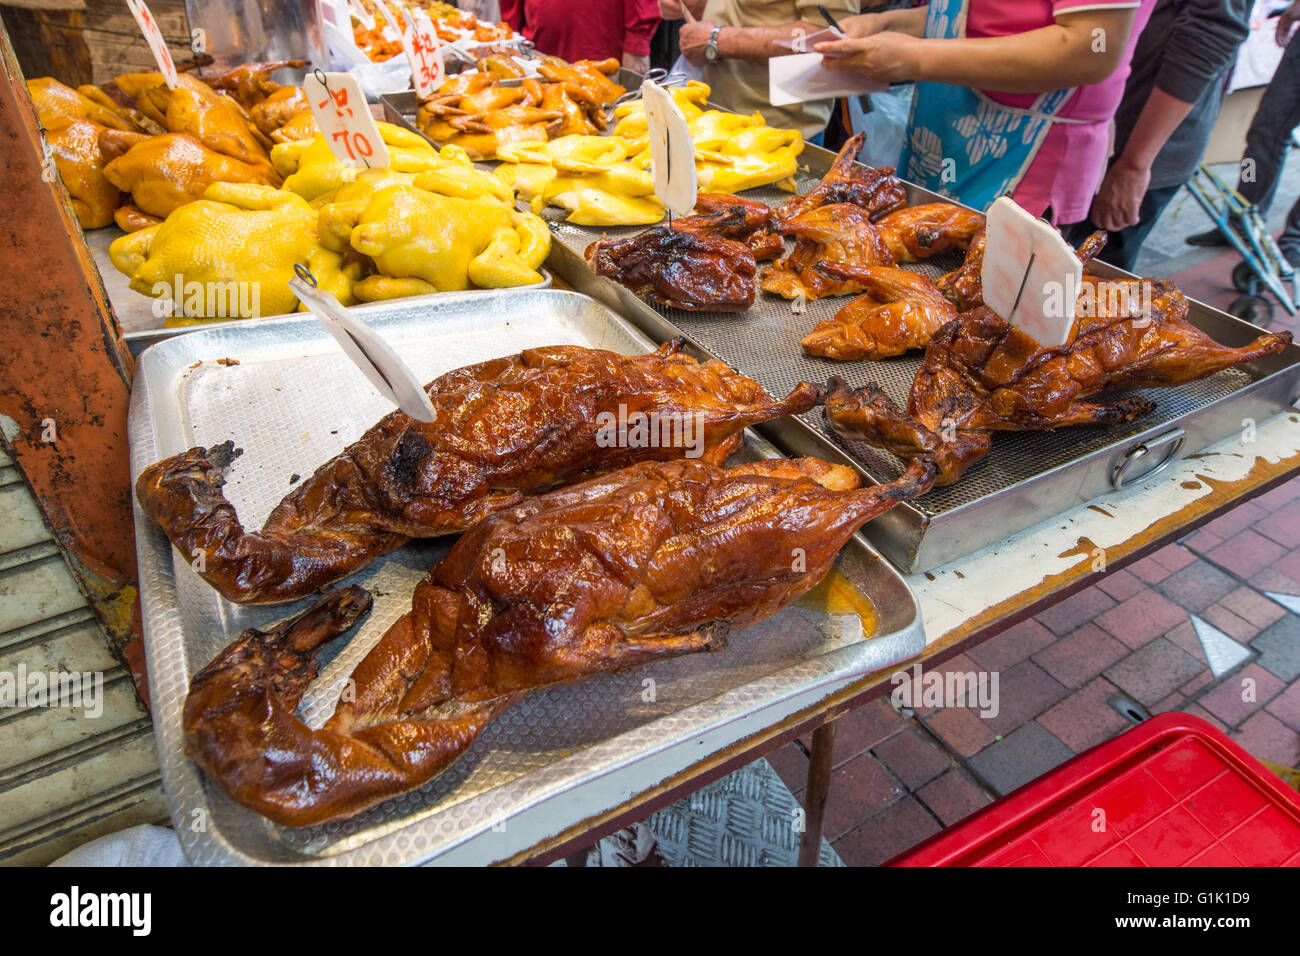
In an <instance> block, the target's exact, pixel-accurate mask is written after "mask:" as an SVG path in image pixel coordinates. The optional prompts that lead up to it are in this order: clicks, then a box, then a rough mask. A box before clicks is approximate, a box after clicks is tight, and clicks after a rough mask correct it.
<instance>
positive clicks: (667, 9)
mask: <svg viewBox="0 0 1300 956" xmlns="http://www.w3.org/2000/svg"><path fill="white" fill-rule="evenodd" d="M707 2H708V0H685V2H683V0H659V16H660V17H662V18H663V19H665V20H683V19H685V17H686V15H685V14H684V13H682V7H684V6H685V7H689V8H690V11H691V16H692V17H693V18H695V19H696V20H698V19H699V18H700V17H702V16H704V4H705V3H707Z"/></svg>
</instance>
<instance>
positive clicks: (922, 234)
mask: <svg viewBox="0 0 1300 956" xmlns="http://www.w3.org/2000/svg"><path fill="white" fill-rule="evenodd" d="M878 225H879V226H880V234H881V236H882V237H884V240H885V245H887V246H889V253H890V255H892V256H893V257H894V261H895V262H918V261H920V260H922V259H929V258H930V257H931V256H938V255H943V253H945V252H952V251H953V250H954V249H962V250H965V249H966V248H967V247H968V246H969V245H970V243H971V239H972V238H973V237H974V236H975V234H976V233H977V232H979V231H980V230H982V229H983V228H984V216H983V215H982V214H980V213H978V212H975V211H974V210H973V209H966V208H964V207H962V206H956V205H953V204H952V203H947V202H930V203H922V204H921V205H919V206H907V207H905V208H903V209H898V210H895V211H894V212H891V213H890V214H889V215H888V216H885V217H884V218H883V219H881V220H880V222H879V223H878Z"/></svg>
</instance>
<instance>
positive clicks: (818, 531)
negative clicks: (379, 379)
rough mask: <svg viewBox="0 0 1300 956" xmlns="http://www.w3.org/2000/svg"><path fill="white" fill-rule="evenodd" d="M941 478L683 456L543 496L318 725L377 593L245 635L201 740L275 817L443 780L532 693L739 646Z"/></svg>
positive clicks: (467, 561) (216, 769) (211, 668)
mask: <svg viewBox="0 0 1300 956" xmlns="http://www.w3.org/2000/svg"><path fill="white" fill-rule="evenodd" d="M929 480H930V477H929V472H928V470H927V469H926V468H924V467H918V468H916V469H914V470H913V471H912V472H909V473H908V474H906V475H904V476H903V478H901V479H900V480H899V481H897V482H895V483H893V484H889V485H876V486H873V487H870V488H859V487H858V478H857V475H856V474H855V473H854V472H853V471H852V470H850V469H849V468H846V467H844V466H841V465H830V464H827V463H826V462H823V461H818V460H816V459H808V458H804V459H798V460H794V461H788V460H784V459H778V460H772V461H761V462H757V463H755V464H747V465H739V466H737V467H735V468H731V469H729V470H728V469H722V468H719V467H717V466H716V465H712V464H708V463H705V462H703V461H698V460H695V461H693V460H679V461H671V462H642V463H640V464H635V465H631V466H630V467H628V468H625V469H622V470H620V471H615V472H613V473H611V474H608V475H605V476H604V477H600V478H593V479H591V480H589V481H585V482H583V483H581V484H578V485H573V486H570V487H568V488H562V489H560V490H558V491H553V492H550V493H549V494H546V495H542V496H539V497H535V498H529V499H526V500H525V501H523V502H521V503H519V504H517V505H516V506H514V507H511V508H508V509H505V510H503V511H500V512H498V513H496V514H495V515H493V516H491V517H489V518H487V519H486V520H484V521H483V522H481V523H480V524H478V525H476V526H475V527H474V528H472V529H470V530H469V531H468V532H467V533H466V534H464V535H463V536H461V538H460V539H459V540H458V541H457V542H456V543H455V544H454V545H453V546H452V549H451V551H450V552H449V553H448V555H447V556H446V557H445V558H444V559H443V560H442V561H441V562H439V563H438V565H437V566H436V567H434V569H433V570H432V571H430V572H429V574H428V576H426V577H425V578H424V580H423V581H421V582H420V584H419V585H418V586H417V587H416V589H415V595H414V597H413V599H412V602H411V610H410V611H409V612H408V613H407V614H406V615H405V616H404V617H402V618H400V619H399V620H398V621H397V622H396V623H395V624H393V626H392V627H390V628H389V629H388V631H387V633H386V634H384V636H383V637H382V638H380V640H379V643H378V644H376V645H375V647H374V648H373V649H372V650H371V651H370V653H369V654H367V655H366V657H365V658H364V659H363V660H362V661H361V663H360V664H359V665H358V666H357V668H356V670H355V671H353V673H352V680H353V681H355V684H354V688H355V693H353V694H350V695H348V698H349V699H346V700H342V701H340V703H339V705H338V707H337V709H336V710H335V712H334V714H333V716H332V717H330V718H329V720H328V721H327V722H326V723H325V725H324V726H323V727H321V728H320V729H319V730H312V729H310V728H308V727H307V725H306V724H304V723H303V722H302V721H301V720H300V719H299V718H298V717H297V716H295V713H294V712H295V710H296V709H297V706H298V703H299V701H300V700H301V698H302V695H303V692H304V691H305V689H306V688H307V685H308V684H309V683H310V682H311V680H312V679H313V678H314V677H315V675H316V670H317V662H316V659H315V655H316V651H317V650H318V649H319V648H320V647H321V646H322V645H323V644H324V643H325V642H327V641H329V640H330V639H331V638H333V637H335V636H336V635H338V634H341V633H343V632H344V631H346V630H347V629H348V628H350V627H351V626H352V624H353V623H354V622H355V621H356V620H357V619H358V618H359V617H360V616H362V615H363V614H365V613H366V611H367V609H368V608H369V606H370V596H369V595H368V594H367V593H366V592H365V591H363V590H361V589H360V588H344V589H341V590H338V591H334V592H331V593H329V594H327V595H325V596H324V597H323V598H322V599H321V600H320V601H319V602H318V603H317V604H316V605H315V606H314V607H312V608H311V609H310V610H308V611H307V612H305V613H304V614H302V615H300V616H299V617H297V618H295V619H293V620H291V621H286V622H284V623H283V624H281V625H279V626H278V627H275V628H272V629H271V630H268V631H257V630H250V631H245V632H244V633H243V634H242V635H240V637H239V638H238V639H237V640H236V641H235V642H234V643H232V644H231V645H230V646H229V647H227V648H226V649H225V650H224V651H222V652H221V653H220V654H219V655H218V656H217V658H216V659H215V660H214V661H213V662H212V663H210V664H209V665H208V666H207V667H205V668H204V669H203V670H201V671H200V672H199V673H198V674H196V675H195V677H194V679H193V681H192V682H191V684H190V693H189V696H188V698H187V699H186V701H185V717H184V720H185V734H186V752H187V753H188V754H189V755H190V756H191V757H192V758H193V759H194V760H195V762H196V763H198V765H199V766H200V767H201V768H202V769H203V770H204V772H205V773H206V774H208V776H209V777H211V778H212V779H213V780H214V781H216V782H217V783H219V784H220V785H221V786H222V787H224V788H225V790H226V791H227V792H228V793H230V795H231V796H232V797H234V798H235V800H237V801H239V802H240V803H242V804H243V805H244V806H246V807H250V808H251V809H253V810H255V811H257V812H258V813H260V814H262V815H263V816H265V817H267V818H269V819H270V820H272V821H274V822H276V823H280V824H284V825H288V826H304V825H309V824H319V823H326V822H329V821H331V820H338V819H341V818H344V817H348V816H351V815H353V814H355V813H358V812H360V811H362V810H365V809H367V808H368V807H372V806H374V805H375V804H377V803H380V802H381V801H383V800H386V799H388V798H389V797H393V796H396V795H398V794H401V793H405V792H406V791H409V790H412V789H414V788H416V787H419V786H421V785H422V784H424V783H427V782H428V781H430V780H432V779H433V778H434V777H436V776H437V775H438V774H440V773H442V772H443V771H444V770H445V769H447V767H449V766H450V765H451V764H452V763H453V762H455V761H456V760H457V758H459V757H460V756H461V755H462V754H463V753H464V752H465V751H466V750H467V749H468V748H469V746H470V744H472V743H473V742H474V740H475V739H476V738H477V737H478V735H479V734H480V733H482V731H483V728H484V727H486V726H487V725H488V724H489V723H490V722H491V721H492V720H493V719H494V718H495V717H497V716H498V715H499V714H500V713H501V712H502V711H504V710H505V709H506V708H507V707H509V706H510V704H511V703H513V702H514V701H516V700H518V699H519V698H520V697H521V696H523V695H524V694H526V693H528V692H530V691H533V690H537V689H539V688H542V687H546V686H549V685H552V684H558V683H563V682H571V681H576V680H581V679H583V678H585V677H590V676H593V675H596V674H600V673H604V672H607V671H614V670H618V669H621V668H625V667H631V666H634V665H636V664H641V663H645V662H648V661H654V660H657V659H660V658H665V657H671V656H676V655H679V654H689V653H693V652H696V651H705V650H717V649H720V648H722V647H723V646H724V645H725V642H726V636H727V632H728V631H729V630H731V629H739V628H742V627H745V626H747V625H749V624H753V623H755V622H757V621H761V620H763V619H764V618H766V617H769V616H770V615H772V614H774V613H776V612H777V611H778V610H780V609H781V608H783V607H785V606H786V605H788V604H790V603H791V602H793V601H795V600H796V599H798V598H799V597H800V596H801V595H803V594H804V593H806V592H807V591H809V590H810V589H812V588H813V587H814V586H816V585H817V583H818V582H819V581H820V580H821V579H822V578H823V577H824V576H825V575H826V573H827V571H828V570H829V569H830V567H831V564H832V562H833V561H834V560H835V555H836V554H837V552H838V551H839V550H840V548H841V547H843V546H844V544H845V542H846V541H847V540H848V538H849V536H850V535H852V534H853V532H854V531H856V530H857V529H858V528H859V527H861V526H862V525H863V524H864V523H866V522H867V521H868V520H870V519H871V518H873V517H875V516H876V515H878V514H880V513H881V512H883V511H885V510H887V509H888V508H890V507H891V506H893V505H894V504H895V503H897V502H899V501H902V500H904V499H907V498H910V497H912V496H914V495H916V494H919V493H920V492H922V491H924V490H925V489H926V487H928V483H929ZM800 552H801V553H802V554H804V555H806V560H805V561H804V562H792V561H791V558H790V556H791V555H792V554H796V553H800Z"/></svg>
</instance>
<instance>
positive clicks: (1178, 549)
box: [1151, 544, 1196, 571]
mask: <svg viewBox="0 0 1300 956" xmlns="http://www.w3.org/2000/svg"><path fill="white" fill-rule="evenodd" d="M1151 557H1153V558H1155V559H1156V563H1157V564H1160V565H1163V566H1164V567H1166V568H1168V569H1169V570H1170V571H1181V570H1182V569H1183V568H1185V567H1187V566H1188V565H1189V564H1191V563H1192V562H1193V561H1195V560H1196V555H1194V554H1192V552H1190V551H1188V550H1187V549H1186V548H1184V547H1183V546H1182V545H1181V544H1171V545H1168V546H1167V547H1164V548H1161V549H1160V550H1159V551H1157V552H1155V554H1153V555H1151Z"/></svg>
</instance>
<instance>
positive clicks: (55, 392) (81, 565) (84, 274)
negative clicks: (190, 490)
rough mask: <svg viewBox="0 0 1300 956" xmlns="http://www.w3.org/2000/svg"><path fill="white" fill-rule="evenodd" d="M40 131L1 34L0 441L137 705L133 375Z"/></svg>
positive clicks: (140, 674) (5, 37)
mask: <svg viewBox="0 0 1300 956" xmlns="http://www.w3.org/2000/svg"><path fill="white" fill-rule="evenodd" d="M39 129H40V128H39V122H38V120H37V116H36V110H35V107H34V106H33V105H32V102H31V99H30V97H28V95H27V88H26V86H25V84H24V81H23V76H22V74H21V73H20V72H19V69H18V64H17V61H16V60H15V57H14V52H13V49H12V48H11V47H10V45H9V37H8V34H7V33H5V32H4V30H3V29H0V154H3V155H4V156H5V163H6V166H5V186H4V188H3V189H0V276H3V277H4V284H5V288H4V298H3V299H2V300H0V302H3V304H2V305H0V341H3V342H4V348H3V349H0V432H2V433H3V443H4V446H5V447H6V448H7V450H8V451H9V453H10V454H11V456H12V457H13V459H14V462H15V464H16V465H17V467H18V469H19V470H20V471H21V472H22V474H23V477H24V478H25V480H26V481H27V483H28V485H29V486H30V487H31V489H32V492H33V494H34V495H35V497H36V500H37V502H38V504H39V506H40V509H41V511H42V513H43V514H44V516H45V520H46V522H47V523H48V524H49V527H50V531H51V533H52V534H53V537H54V539H55V541H56V542H57V543H58V545H59V548H60V550H61V551H62V553H63V555H64V557H65V558H66V559H67V562H68V565H69V567H70V568H71V570H72V572H73V574H74V576H75V577H76V579H77V582H78V586H79V587H80V588H81V590H82V593H83V594H84V595H85V597H86V600H87V601H88V602H89V603H90V605H91V607H92V608H93V610H94V613H95V616H96V618H97V619H98V621H99V623H100V625H101V626H102V627H103V629H104V632H105V634H106V635H107V638H108V643H109V647H110V649H111V650H112V652H113V654H114V656H115V657H117V658H118V659H119V660H120V661H122V662H123V663H125V664H127V666H128V667H130V668H131V671H132V674H133V676H135V678H136V687H137V689H138V690H139V691H140V693H141V697H142V698H143V699H145V700H146V702H147V696H146V689H145V687H144V683H143V677H144V668H143V659H142V657H141V656H140V640H139V635H140V624H139V621H140V614H139V597H138V594H137V590H136V565H135V535H134V521H133V516H132V504H131V482H130V460H129V453H128V448H127V436H126V413H127V405H128V401H129V399H130V388H131V378H132V374H133V371H134V368H133V365H132V362H131V356H130V353H129V352H128V351H127V348H126V345H125V343H124V342H123V341H122V337H121V328H120V327H119V326H118V324H117V320H116V319H115V318H114V316H113V312H112V309H111V308H110V307H109V304H108V298H107V295H106V294H105V292H104V288H103V285H102V284H101V282H100V279H99V273H98V271H97V270H96V268H95V266H94V263H93V261H92V260H91V257H90V252H89V251H88V250H87V248H86V244H85V242H84V241H83V239H82V237H81V230H80V228H79V227H78V225H77V220H76V218H75V217H74V216H73V214H72V209H71V207H70V206H69V204H68V199H67V196H66V194H65V193H64V190H63V185H62V183H61V182H60V181H59V178H58V175H57V173H55V174H53V175H48V176H43V175H42V173H43V172H44V171H45V169H46V163H45V153H44V148H43V145H42V141H41V136H40V131H39ZM49 168H50V169H51V170H52V169H53V164H52V163H51V164H50V167H49ZM132 665H134V666H132Z"/></svg>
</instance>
